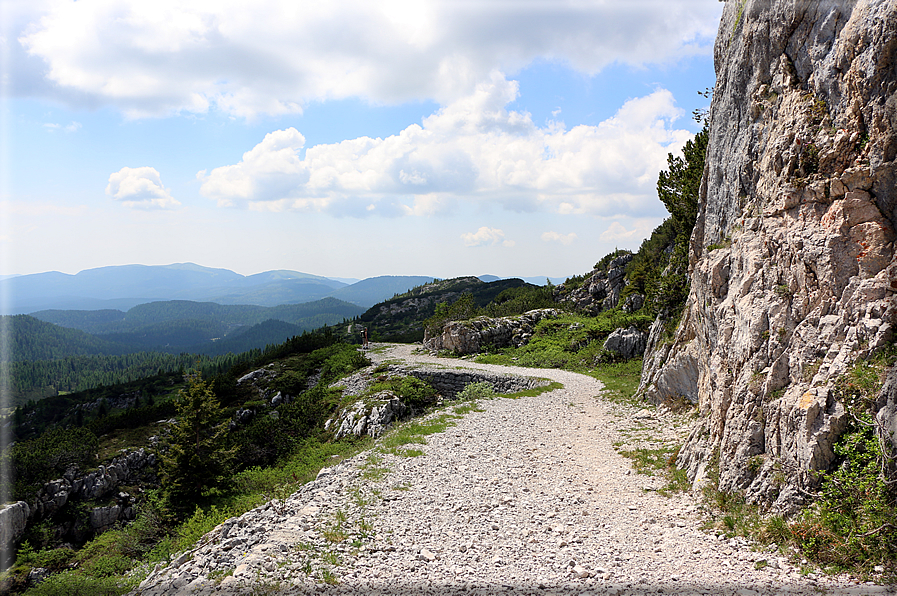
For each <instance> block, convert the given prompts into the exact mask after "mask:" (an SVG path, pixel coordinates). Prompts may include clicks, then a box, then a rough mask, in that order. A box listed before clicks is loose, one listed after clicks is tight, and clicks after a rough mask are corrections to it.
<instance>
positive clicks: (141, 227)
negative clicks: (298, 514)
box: [0, 0, 723, 278]
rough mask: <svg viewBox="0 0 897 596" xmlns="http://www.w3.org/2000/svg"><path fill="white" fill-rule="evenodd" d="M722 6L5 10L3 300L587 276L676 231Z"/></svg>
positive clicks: (692, 2)
mask: <svg viewBox="0 0 897 596" xmlns="http://www.w3.org/2000/svg"><path fill="white" fill-rule="evenodd" d="M722 6H723V4H722V3H720V2H717V1H715V0H659V1H658V0H627V2H618V1H617V2H609V1H604V0H591V1H589V0H584V1H578V2H572V1H571V2H565V1H562V0H550V1H545V0H515V1H513V2H511V1H507V0H501V1H497V0H477V1H476V2H472V1H468V0H452V1H437V0H431V1H423V0H417V1H415V2H405V1H403V0H395V1H374V2H371V1H369V0H365V1H359V0H339V1H331V2H324V3H307V5H306V4H303V3H296V2H294V1H291V2H287V1H280V0H264V1H257V2H253V3H245V2H237V1H235V0H217V1H214V2H212V1H195V2H188V3H181V2H175V1H172V0H154V2H147V1H146V0H79V1H78V2H71V1H68V0H66V1H57V0H29V1H27V2H26V1H19V0H4V3H3V4H2V5H0V7H2V8H0V11H2V14H0V21H2V22H3V23H4V27H5V28H4V31H3V37H2V39H0V43H2V44H3V48H2V50H3V56H4V63H3V65H2V66H3V68H2V70H3V79H2V106H0V125H2V145H0V159H2V171H3V179H2V181H0V215H2V224H0V225H2V227H0V247H2V249H3V250H2V258H0V275H2V274H13V273H18V274H26V273H37V272H42V271H51V270H55V271H62V272H66V273H76V272H78V271H80V270H83V269H88V268H92V267H100V266H105V265H121V264H128V263H141V264H148V265H155V264H168V263H174V262H188V261H189V262H194V263H198V264H201V265H205V266H210V267H224V268H228V269H232V270H235V271H238V272H240V273H243V274H252V273H257V272H260V271H265V270H270V269H292V270H297V271H303V272H306V273H313V274H318V275H326V276H334V277H353V278H365V277H371V276H376V275H434V276H438V277H453V276H458V275H481V274H495V275H500V276H535V275H545V276H564V275H572V274H577V273H582V272H583V271H586V270H588V269H589V268H591V266H592V265H593V264H594V263H595V262H596V261H597V260H598V259H599V258H601V257H602V256H603V255H604V254H606V253H607V252H609V251H611V250H613V249H614V248H615V247H621V248H623V247H625V248H631V249H635V248H637V247H638V245H639V244H640V242H641V241H642V240H643V239H644V238H645V237H646V236H647V235H648V234H649V233H650V231H651V230H652V229H653V228H654V227H655V226H656V225H657V224H659V223H660V222H661V221H662V220H663V218H664V217H665V216H666V213H665V211H664V209H663V206H662V205H661V203H660V202H659V201H658V200H657V199H656V196H655V190H654V189H655V184H656V179H657V172H658V171H660V169H662V168H663V167H664V165H665V162H666V155H667V153H669V152H674V153H675V152H677V151H678V150H679V148H680V147H681V146H682V144H684V142H685V141H686V140H687V139H689V138H690V137H691V136H693V134H694V133H695V132H696V131H697V124H696V123H695V122H694V121H693V120H692V119H691V112H692V110H694V109H695V108H702V107H706V104H707V101H708V100H706V99H705V98H703V97H701V96H700V95H698V91H702V90H704V89H705V88H707V87H712V86H713V84H714V74H713V61H712V44H713V38H714V36H715V34H716V28H717V24H718V20H719V16H720V13H721V11H722ZM250 7H251V9H250Z"/></svg>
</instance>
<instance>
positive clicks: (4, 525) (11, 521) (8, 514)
mask: <svg viewBox="0 0 897 596" xmlns="http://www.w3.org/2000/svg"><path fill="white" fill-rule="evenodd" d="M29 517H31V508H30V507H29V506H28V503H26V502H25V501H18V502H16V503H12V504H10V505H6V506H5V507H3V508H0V552H4V553H6V552H15V544H16V542H17V541H18V540H19V538H21V537H22V534H24V533H25V528H26V527H27V526H28V518H29Z"/></svg>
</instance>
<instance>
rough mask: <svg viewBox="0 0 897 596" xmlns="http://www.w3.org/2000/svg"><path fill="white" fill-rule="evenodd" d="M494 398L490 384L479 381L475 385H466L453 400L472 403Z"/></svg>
mask: <svg viewBox="0 0 897 596" xmlns="http://www.w3.org/2000/svg"><path fill="white" fill-rule="evenodd" d="M493 397H495V389H494V388H493V387H492V383H490V382H488V381H479V382H477V383H468V384H467V385H466V386H465V387H464V389H462V390H461V391H460V392H459V393H458V395H456V396H455V399H458V400H462V401H474V400H478V399H492V398H493Z"/></svg>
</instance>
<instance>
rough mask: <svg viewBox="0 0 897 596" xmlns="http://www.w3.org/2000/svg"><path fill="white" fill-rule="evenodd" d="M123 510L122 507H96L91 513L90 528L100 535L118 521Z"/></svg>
mask: <svg viewBox="0 0 897 596" xmlns="http://www.w3.org/2000/svg"><path fill="white" fill-rule="evenodd" d="M121 510H122V508H121V505H110V506H109V507H94V508H93V509H91V511H90V517H89V521H90V527H91V528H92V529H93V531H94V532H96V533H98V534H99V533H101V532H104V531H106V530H108V529H109V528H111V527H112V526H113V524H115V522H117V521H118V516H119V515H120V514H121Z"/></svg>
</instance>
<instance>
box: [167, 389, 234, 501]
mask: <svg viewBox="0 0 897 596" xmlns="http://www.w3.org/2000/svg"><path fill="white" fill-rule="evenodd" d="M176 408H177V412H178V421H177V423H176V424H175V425H174V427H173V428H172V429H171V437H170V439H169V443H168V451H167V452H166V453H164V454H163V455H162V485H163V487H164V489H165V490H166V492H167V494H168V498H169V501H170V502H171V504H172V505H174V506H175V507H183V506H186V505H188V504H189V503H192V502H195V501H196V500H197V499H198V498H199V497H201V496H202V494H203V492H204V491H206V490H208V489H210V488H214V487H216V486H217V485H218V484H219V482H220V481H221V479H222V477H223V476H224V475H225V474H226V473H227V471H228V469H229V467H230V464H231V462H232V460H233V457H234V452H233V450H230V449H227V448H226V430H227V423H226V421H224V422H222V421H221V418H222V408H221V405H220V404H219V403H218V398H217V397H216V396H215V394H214V393H213V392H212V388H211V387H210V386H209V384H208V383H206V382H205V381H203V380H202V377H201V376H200V375H199V374H198V373H197V374H195V375H191V376H189V377H188V381H187V387H186V389H181V390H180V391H179V392H178V397H177V403H176Z"/></svg>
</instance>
